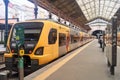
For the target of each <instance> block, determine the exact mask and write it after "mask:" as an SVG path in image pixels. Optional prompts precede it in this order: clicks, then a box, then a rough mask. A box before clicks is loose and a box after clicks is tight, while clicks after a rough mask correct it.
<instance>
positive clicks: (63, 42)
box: [59, 33, 66, 46]
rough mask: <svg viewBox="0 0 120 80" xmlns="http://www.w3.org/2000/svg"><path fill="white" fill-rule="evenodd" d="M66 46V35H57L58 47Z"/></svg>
mask: <svg viewBox="0 0 120 80" xmlns="http://www.w3.org/2000/svg"><path fill="white" fill-rule="evenodd" d="M64 45H66V35H65V34H64V33H59V46H64Z"/></svg>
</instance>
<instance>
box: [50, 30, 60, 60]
mask: <svg viewBox="0 0 120 80" xmlns="http://www.w3.org/2000/svg"><path fill="white" fill-rule="evenodd" d="M48 44H49V47H50V53H51V54H52V59H54V58H56V57H58V41H57V29H55V28H51V29H50V32H49V35H48Z"/></svg>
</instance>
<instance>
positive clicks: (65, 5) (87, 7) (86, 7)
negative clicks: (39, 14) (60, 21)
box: [29, 0, 120, 30]
mask: <svg viewBox="0 0 120 80" xmlns="http://www.w3.org/2000/svg"><path fill="white" fill-rule="evenodd" d="M29 1H36V2H37V4H38V5H39V6H41V7H43V8H45V9H47V10H48V11H50V12H52V13H54V14H56V15H58V16H60V17H62V18H64V19H66V20H68V21H70V22H71V20H72V21H74V22H75V23H77V24H78V25H80V27H82V28H84V29H86V30H90V29H91V28H90V27H89V26H88V25H85V24H86V23H88V22H91V21H93V20H96V19H103V20H105V21H109V20H110V19H111V17H112V16H113V15H114V14H115V13H116V11H117V10H118V9H119V7H120V0H29ZM68 17H69V19H68ZM70 19H71V20H70Z"/></svg>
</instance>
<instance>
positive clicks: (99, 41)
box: [98, 37, 102, 48]
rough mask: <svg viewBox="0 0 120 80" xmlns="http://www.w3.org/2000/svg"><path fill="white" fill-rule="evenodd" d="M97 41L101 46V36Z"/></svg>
mask: <svg viewBox="0 0 120 80" xmlns="http://www.w3.org/2000/svg"><path fill="white" fill-rule="evenodd" d="M98 43H99V44H100V48H102V38H101V37H100V38H99V40H98Z"/></svg>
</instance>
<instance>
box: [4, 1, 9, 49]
mask: <svg viewBox="0 0 120 80" xmlns="http://www.w3.org/2000/svg"><path fill="white" fill-rule="evenodd" d="M4 3H5V35H4V37H5V39H4V47H6V45H7V39H8V3H9V0H4Z"/></svg>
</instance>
